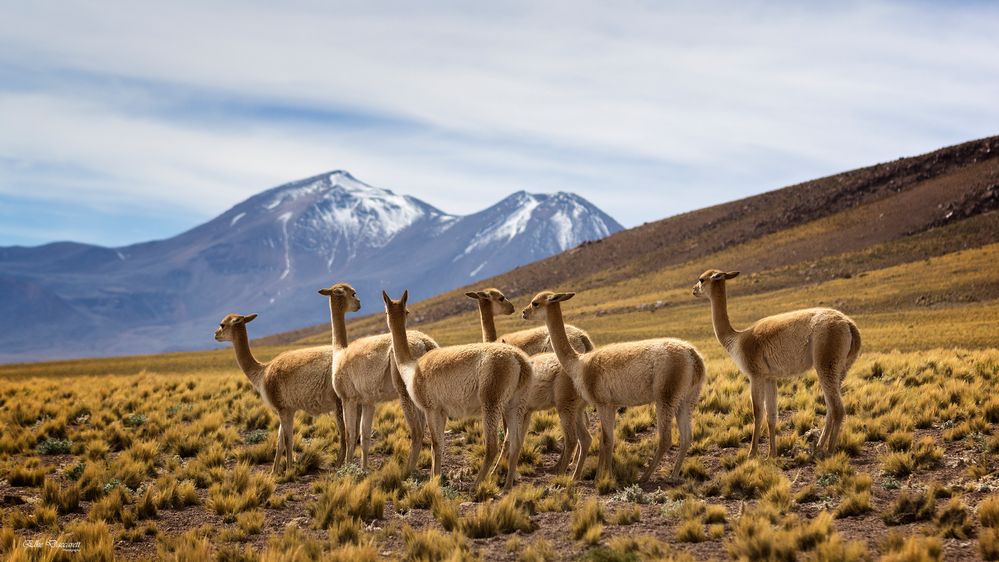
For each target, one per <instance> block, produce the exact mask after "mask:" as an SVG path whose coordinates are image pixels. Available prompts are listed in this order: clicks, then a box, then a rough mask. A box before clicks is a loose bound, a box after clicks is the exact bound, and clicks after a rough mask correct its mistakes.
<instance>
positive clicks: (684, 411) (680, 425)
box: [671, 400, 694, 478]
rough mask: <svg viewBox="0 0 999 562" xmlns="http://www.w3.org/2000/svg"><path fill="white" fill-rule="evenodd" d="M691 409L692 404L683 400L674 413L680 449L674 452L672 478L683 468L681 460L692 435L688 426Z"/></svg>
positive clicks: (684, 455) (685, 455)
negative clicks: (674, 459)
mask: <svg viewBox="0 0 999 562" xmlns="http://www.w3.org/2000/svg"><path fill="white" fill-rule="evenodd" d="M693 409H694V404H693V403H692V402H691V401H689V400H684V401H683V402H681V403H680V408H679V409H678V411H677V413H676V425H677V429H679V430H680V449H679V450H678V451H677V452H676V461H674V462H673V472H672V473H671V475H672V476H673V478H678V477H679V476H680V471H681V470H682V469H683V460H684V459H685V458H686V457H687V449H688V448H690V440H691V439H692V437H693V432H692V431H691V428H690V418H691V415H692V410H693Z"/></svg>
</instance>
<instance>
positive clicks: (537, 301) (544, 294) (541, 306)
mask: <svg viewBox="0 0 999 562" xmlns="http://www.w3.org/2000/svg"><path fill="white" fill-rule="evenodd" d="M574 296H576V293H553V292H551V291H541V292H540V293H538V294H537V295H535V296H534V298H533V299H531V304H529V305H527V306H526V307H524V310H523V311H521V313H520V315H521V316H522V317H523V318H524V320H533V319H534V314H535V313H536V312H538V311H539V310H540V311H542V312H543V313H547V310H548V305H549V304H554V303H557V302H562V301H567V300H569V299H571V298H572V297H574ZM542 318H544V317H542Z"/></svg>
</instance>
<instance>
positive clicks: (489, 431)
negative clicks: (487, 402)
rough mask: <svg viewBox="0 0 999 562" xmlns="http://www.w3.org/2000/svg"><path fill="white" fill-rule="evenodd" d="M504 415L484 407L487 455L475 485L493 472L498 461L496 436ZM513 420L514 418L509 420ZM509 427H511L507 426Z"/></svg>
mask: <svg viewBox="0 0 999 562" xmlns="http://www.w3.org/2000/svg"><path fill="white" fill-rule="evenodd" d="M501 417H502V415H501V414H500V413H499V412H498V411H496V410H495V409H494V408H489V407H486V406H484V407H483V408H482V433H483V435H482V437H483V440H484V441H485V443H486V457H485V458H484V459H482V468H480V469H479V474H478V475H477V476H476V477H475V484H474V486H473V487H478V485H479V484H481V483H482V481H483V480H485V478H486V475H487V474H489V473H490V472H492V470H493V463H494V462H496V455H497V453H499V443H498V442H497V441H498V439H497V437H496V430H497V429H499V421H500V418H501ZM508 421H511V422H512V421H513V420H508ZM507 429H509V427H507Z"/></svg>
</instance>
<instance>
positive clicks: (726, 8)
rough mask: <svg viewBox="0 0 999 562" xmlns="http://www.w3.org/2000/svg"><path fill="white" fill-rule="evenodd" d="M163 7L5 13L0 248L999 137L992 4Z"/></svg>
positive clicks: (774, 168) (638, 180) (762, 186)
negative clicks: (224, 218)
mask: <svg viewBox="0 0 999 562" xmlns="http://www.w3.org/2000/svg"><path fill="white" fill-rule="evenodd" d="M140 4H142V3H136V2H113V1H107V2H100V3H82V2H3V3H2V4H0V14H2V17H0V245H12V244H21V245H34V244H40V243H45V242H49V241H54V240H67V239H69V240H78V241H84V242H92V243H98V244H105V245H123V244H128V243H132V242H139V241H143V240H148V239H154V238H163V237H167V236H170V235H173V234H176V233H179V232H181V231H182V230H185V229H187V228H189V227H191V226H194V225H196V224H198V223H200V222H203V221H204V220H207V219H209V218H211V217H213V216H215V215H217V214H219V213H221V212H223V211H224V210H226V209H227V208H229V207H231V206H232V205H234V204H235V203H237V202H239V201H241V200H243V199H245V198H246V197H249V196H250V195H252V194H254V193H256V192H258V191H261V190H263V189H266V188H268V187H272V186H274V185H278V184H280V183H284V182H286V181H291V180H294V179H298V178H302V177H306V176H310V175H313V174H316V173H319V172H322V171H327V170H333V169H346V170H350V171H351V172H352V173H353V174H354V175H355V176H357V177H358V178H359V179H361V180H364V181H366V182H368V183H371V184H374V185H379V186H382V187H387V188H390V189H393V190H395V191H397V192H400V193H406V194H411V195H414V196H416V197H419V198H421V199H424V200H425V201H427V202H428V203H430V204H433V205H435V206H437V207H440V208H442V209H444V210H446V211H449V212H453V213H466V212H472V211H475V210H478V209H481V208H483V207H485V206H487V205H490V204H492V203H494V202H495V201H497V200H498V199H500V198H501V197H503V196H505V195H506V194H508V193H510V192H513V191H516V190H519V189H526V190H529V191H533V192H550V191H557V190H568V191H574V192H577V193H579V194H581V195H583V196H584V197H587V198H588V199H590V200H591V201H593V202H594V203H595V204H597V205H598V206H600V207H601V208H603V209H604V210H606V211H607V212H609V213H610V214H611V215H613V216H614V217H615V218H617V219H618V220H619V221H621V222H622V223H624V224H625V225H627V226H633V225H636V224H640V223H642V222H644V221H649V220H655V219H659V218H662V217H665V216H669V215H673V214H676V213H679V212H683V211H687V210H691V209H695V208H699V207H702V206H706V205H710V204H713V203H718V202H722V201H726V200H730V199H734V198H738V197H741V196H745V195H749V194H753V193H758V192H762V191H766V190H770V189H774V188H777V187H781V186H784V185H787V184H790V183H794V182H798V181H803V180H807V179H812V178H815V177H819V176H823V175H828V174H831V173H835V172H838V171H843V170H846V169H850V168H854V167H857V166H862V165H866V164H870V163H875V162H879V161H885V160H891V159H894V158H896V157H899V156H903V155H912V154H918V153H921V152H925V151H928V150H932V149H934V148H938V147H941V146H945V145H949V144H954V143H957V142H961V141H965V140H970V139H973V138H979V137H983V136H989V135H994V134H999V104H996V103H995V100H996V99H999V57H997V56H996V53H999V33H996V32H995V30H996V29H999V7H997V6H996V5H995V4H992V3H985V2H974V3H971V2H969V3H930V2H878V1H874V2H856V3H849V2H847V3H837V4H836V5H835V6H828V5H821V4H818V3H815V4H809V3H786V4H781V3H775V2H766V3H764V2H759V3H756V2H712V3H698V4H697V5H696V6H694V7H691V6H689V5H688V6H682V5H679V4H671V3H659V2H637V1H636V2H617V3H605V2H587V1H582V2H523V3H506V2H503V3H489V4H484V3H468V2H453V3H441V2H436V3H413V2H398V3H383V2H349V3H344V2H305V3H301V2H299V3H274V2H210V3H209V2H201V3H194V2H190V3H188V2H170V3H160V4H156V5H148V4H146V5H140ZM806 4H808V5H806Z"/></svg>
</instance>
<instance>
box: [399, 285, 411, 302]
mask: <svg viewBox="0 0 999 562" xmlns="http://www.w3.org/2000/svg"><path fill="white" fill-rule="evenodd" d="M408 300H409V289H406V290H405V291H403V292H402V298H401V299H399V302H400V303H402V306H406V301H408Z"/></svg>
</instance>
